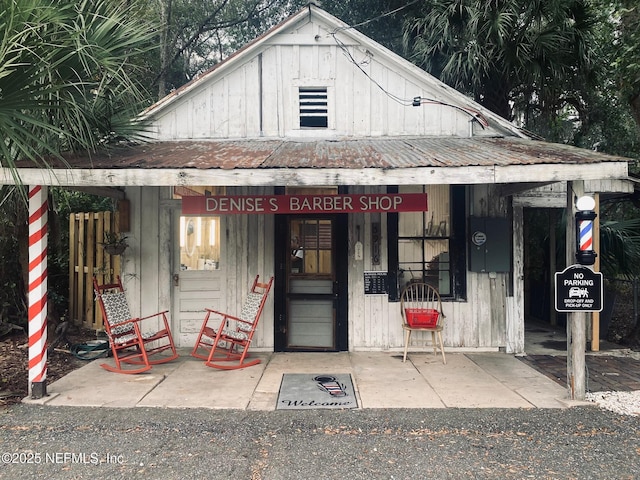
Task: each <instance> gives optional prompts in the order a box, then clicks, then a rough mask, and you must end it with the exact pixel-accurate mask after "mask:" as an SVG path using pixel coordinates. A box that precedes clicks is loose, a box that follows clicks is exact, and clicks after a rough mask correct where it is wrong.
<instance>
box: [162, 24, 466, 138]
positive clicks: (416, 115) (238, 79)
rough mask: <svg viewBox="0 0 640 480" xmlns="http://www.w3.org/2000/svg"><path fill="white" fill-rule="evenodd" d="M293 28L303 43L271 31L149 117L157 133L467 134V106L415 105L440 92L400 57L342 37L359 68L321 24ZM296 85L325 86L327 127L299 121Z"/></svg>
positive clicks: (173, 135)
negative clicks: (400, 63) (394, 59)
mask: <svg viewBox="0 0 640 480" xmlns="http://www.w3.org/2000/svg"><path fill="white" fill-rule="evenodd" d="M317 34H318V35H320V36H321V39H320V40H317V41H316V40H314V39H315V36H316V35H317ZM295 36H296V38H298V39H304V41H302V40H301V43H302V44H300V45H292V44H290V43H289V42H290V39H289V38H286V37H288V35H281V36H276V37H275V38H273V39H271V41H270V44H269V45H265V48H264V50H262V51H261V52H260V53H257V54H256V55H255V56H254V57H253V58H251V59H248V60H246V59H245V60H244V62H243V63H238V64H237V65H236V64H233V62H231V63H232V65H231V66H230V67H229V68H227V69H225V71H224V75H221V76H219V78H217V77H215V76H212V78H211V79H210V81H208V82H202V84H201V85H200V86H197V87H196V88H193V89H191V90H188V91H187V92H185V93H184V94H183V95H182V98H180V97H179V98H177V99H176V100H175V101H174V103H173V108H171V109H167V110H166V111H163V112H159V113H158V115H157V116H156V117H155V118H154V122H153V125H154V127H153V131H154V136H155V138H156V139H158V140H179V139H206V138H211V139H222V138H229V139H234V138H235V139H237V138H255V137H278V138H280V137H283V136H290V137H300V136H327V135H328V136H331V135H340V136H343V135H348V136H364V137H369V136H383V135H445V136H450V135H457V136H469V134H470V128H471V127H470V121H469V120H470V117H469V116H468V115H467V114H465V113H463V112H460V111H459V110H457V109H454V108H450V107H446V106H443V105H438V104H425V105H422V106H420V107H414V106H412V105H411V100H412V99H413V98H414V97H417V96H422V97H424V98H427V97H428V98H439V93H438V92H437V91H431V88H432V87H430V86H428V85H426V84H421V82H420V80H419V79H417V78H416V77H414V76H412V75H409V74H407V72H406V71H404V70H402V69H398V68H397V65H391V64H388V63H387V62H386V61H385V60H384V59H378V58H376V57H374V56H373V55H372V54H371V53H370V52H369V53H367V51H366V50H362V49H360V48H359V46H358V45H354V44H353V42H352V41H347V39H346V38H345V39H344V40H345V41H346V42H347V43H346V45H345V46H344V48H345V49H347V50H348V52H349V54H350V55H351V57H353V58H354V59H355V60H356V61H357V62H358V64H359V67H360V68H358V66H356V65H354V64H353V63H352V62H351V61H350V59H349V57H348V56H347V55H346V54H345V52H344V51H343V50H342V49H341V47H339V46H338V45H336V43H335V42H334V41H333V39H332V37H331V36H330V35H329V36H327V34H326V32H323V31H322V29H321V28H320V27H319V26H318V25H313V24H309V23H308V24H306V25H303V26H302V27H301V28H300V30H299V32H298V33H297V34H295ZM282 37H285V38H282ZM280 40H282V43H278V42H279V41H280ZM361 69H362V70H361ZM363 71H364V72H363ZM365 73H366V75H365ZM367 75H368V76H370V77H371V78H373V79H374V80H375V82H377V83H378V84H379V85H380V87H379V86H378V85H376V84H375V83H374V82H373V81H371V80H369V79H368V78H367ZM363 80H364V81H363ZM299 87H326V88H327V101H328V121H329V127H328V128H327V129H321V130H313V129H312V130H308V129H307V130H305V129H300V126H299V96H298V88H299ZM381 87H382V88H381ZM383 89H384V90H383Z"/></svg>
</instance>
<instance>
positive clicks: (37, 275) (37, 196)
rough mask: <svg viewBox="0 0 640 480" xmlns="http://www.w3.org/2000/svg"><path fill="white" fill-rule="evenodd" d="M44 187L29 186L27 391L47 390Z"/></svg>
mask: <svg viewBox="0 0 640 480" xmlns="http://www.w3.org/2000/svg"><path fill="white" fill-rule="evenodd" d="M48 219H49V217H48V206H47V187H43V186H31V187H30V188H29V394H30V395H31V397H32V398H42V397H43V396H44V395H46V392H47V384H46V379H47V284H48V282H47V222H48Z"/></svg>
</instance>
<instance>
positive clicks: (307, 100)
mask: <svg viewBox="0 0 640 480" xmlns="http://www.w3.org/2000/svg"><path fill="white" fill-rule="evenodd" d="M299 95H300V128H304V127H311V128H327V127H328V125H329V122H328V119H327V87H300V90H299Z"/></svg>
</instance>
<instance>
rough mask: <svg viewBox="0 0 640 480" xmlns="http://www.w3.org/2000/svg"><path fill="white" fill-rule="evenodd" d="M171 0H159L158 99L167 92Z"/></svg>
mask: <svg viewBox="0 0 640 480" xmlns="http://www.w3.org/2000/svg"><path fill="white" fill-rule="evenodd" d="M171 1H172V0H159V3H160V21H161V23H162V31H161V32H160V75H159V76H158V99H160V98H162V97H164V96H165V95H166V94H167V72H168V71H169V57H170V45H169V29H170V25H171Z"/></svg>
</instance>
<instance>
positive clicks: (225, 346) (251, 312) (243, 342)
mask: <svg viewBox="0 0 640 480" xmlns="http://www.w3.org/2000/svg"><path fill="white" fill-rule="evenodd" d="M259 280H260V275H256V278H255V280H254V281H253V285H252V287H251V291H250V292H249V294H248V295H247V298H246V300H245V302H244V305H243V306H242V310H241V311H240V315H238V316H237V317H236V316H233V315H230V314H228V313H224V312H218V311H217V310H212V309H210V308H207V309H206V311H207V314H206V316H205V318H204V322H203V323H202V328H201V329H200V334H199V335H198V340H197V341H196V344H195V346H194V347H193V351H192V352H191V355H192V356H194V357H196V358H200V359H202V360H206V362H205V365H207V366H208V367H213V368H219V369H222V370H235V369H237V368H245V367H250V366H252V365H257V364H258V363H260V359H259V358H255V359H251V360H247V356H248V355H247V352H248V350H249V346H250V345H251V340H252V339H253V334H254V333H255V330H256V327H257V325H258V320H260V316H261V314H262V310H263V309H264V304H265V303H266V301H267V297H268V296H269V290H271V284H272V283H273V277H271V279H270V280H269V282H267V283H261V282H260V281H259ZM215 318H220V323H218V322H217V321H215V320H214V319H215ZM210 320H211V322H212V324H211V325H209V321H210ZM214 325H215V326H214ZM203 350H204V351H205V353H201V352H202V351H203Z"/></svg>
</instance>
